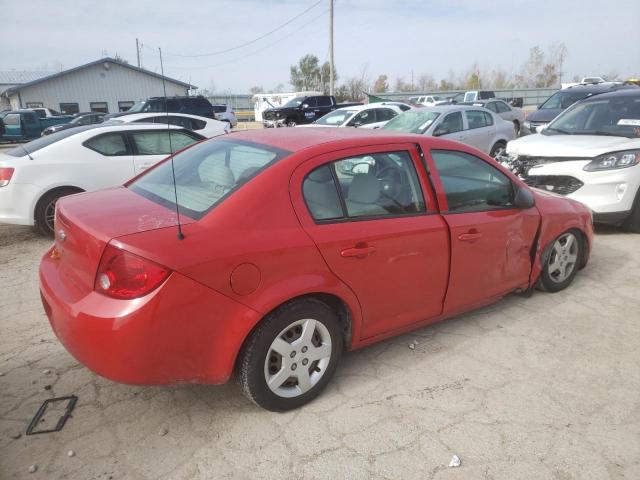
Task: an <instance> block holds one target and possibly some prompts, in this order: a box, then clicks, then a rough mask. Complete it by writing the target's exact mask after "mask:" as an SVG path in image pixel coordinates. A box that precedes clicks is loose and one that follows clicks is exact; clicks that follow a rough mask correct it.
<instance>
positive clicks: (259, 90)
mask: <svg viewBox="0 0 640 480" xmlns="http://www.w3.org/2000/svg"><path fill="white" fill-rule="evenodd" d="M263 92H264V88H262V86H258V85H256V86H255V87H251V88H250V89H249V93H250V94H252V95H255V94H256V93H263Z"/></svg>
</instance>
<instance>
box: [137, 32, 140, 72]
mask: <svg viewBox="0 0 640 480" xmlns="http://www.w3.org/2000/svg"><path fill="white" fill-rule="evenodd" d="M136 56H137V57H138V68H140V42H138V39H137V38H136Z"/></svg>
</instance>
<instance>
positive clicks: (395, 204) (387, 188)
mask: <svg viewBox="0 0 640 480" xmlns="http://www.w3.org/2000/svg"><path fill="white" fill-rule="evenodd" d="M336 181H337V182H338V183H337V184H336ZM302 191H303V196H304V199H305V202H306V204H307V207H308V209H309V212H310V213H311V216H312V217H313V218H314V220H316V221H327V220H336V219H343V218H360V217H380V216H397V215H412V214H416V213H422V212H426V205H425V201H424V196H423V194H422V189H421V188H420V183H419V181H418V176H417V173H416V170H415V167H414V165H413V161H412V159H411V155H410V154H409V152H405V151H400V152H385V153H371V154H368V155H361V156H357V157H349V158H345V159H342V160H338V161H335V162H332V163H330V164H327V165H323V166H321V167H319V168H317V169H315V170H313V171H312V172H311V173H309V175H307V177H306V178H305V180H304V182H303V186H302Z"/></svg>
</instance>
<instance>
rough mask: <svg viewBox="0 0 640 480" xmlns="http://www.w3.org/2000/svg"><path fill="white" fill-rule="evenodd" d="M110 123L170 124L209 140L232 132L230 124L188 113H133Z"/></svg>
mask: <svg viewBox="0 0 640 480" xmlns="http://www.w3.org/2000/svg"><path fill="white" fill-rule="evenodd" d="M108 122H109V123H133V122H135V123H160V124H165V125H167V123H169V124H170V125H176V126H178V127H182V128H186V129H187V130H193V131H194V132H197V133H199V134H200V135H204V136H205V137H207V138H212V137H217V136H218V135H223V134H225V133H229V132H230V131H231V124H230V123H229V122H222V121H220V120H214V119H212V118H206V117H199V116H197V115H189V114H186V113H169V115H167V114H166V113H162V112H156V113H132V114H131V115H122V116H121V117H116V118H111V119H109V120H108Z"/></svg>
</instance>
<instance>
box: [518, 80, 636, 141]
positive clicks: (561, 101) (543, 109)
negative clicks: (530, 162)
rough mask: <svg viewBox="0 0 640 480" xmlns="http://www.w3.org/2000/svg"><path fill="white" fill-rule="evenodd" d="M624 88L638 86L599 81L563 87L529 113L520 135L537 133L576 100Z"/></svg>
mask: <svg viewBox="0 0 640 480" xmlns="http://www.w3.org/2000/svg"><path fill="white" fill-rule="evenodd" d="M623 88H638V87H635V86H633V85H620V84H618V83H610V82H608V83H599V84H590V85H574V86H571V87H568V88H565V89H562V90H560V91H558V92H556V93H554V94H553V95H551V97H549V98H548V99H547V101H546V102H544V103H543V104H542V105H540V106H538V110H537V111H535V112H532V113H530V114H529V115H527V119H526V120H525V121H524V122H523V124H522V129H521V130H520V135H528V134H530V133H536V129H537V128H538V127H541V126H544V125H547V124H548V123H549V122H551V120H553V119H554V118H556V117H557V116H558V115H560V114H561V113H562V112H563V111H564V110H566V109H567V108H569V107H570V106H571V105H573V104H574V103H576V102H579V101H580V100H584V99H585V98H587V97H591V96H592V95H598V94H600V93H607V92H613V91H615V90H620V89H623Z"/></svg>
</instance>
